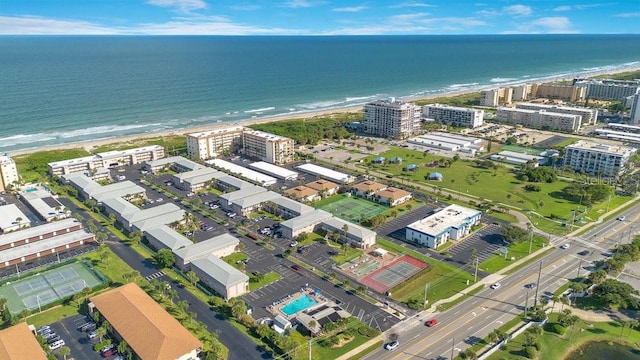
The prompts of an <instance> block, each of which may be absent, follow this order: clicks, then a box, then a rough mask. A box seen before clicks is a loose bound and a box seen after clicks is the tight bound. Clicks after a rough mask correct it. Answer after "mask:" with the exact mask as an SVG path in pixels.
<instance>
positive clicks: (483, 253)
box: [447, 224, 504, 265]
mask: <svg viewBox="0 0 640 360" xmlns="http://www.w3.org/2000/svg"><path fill="white" fill-rule="evenodd" d="M503 238H504V237H503V236H502V232H501V231H500V227H499V226H498V225H495V224H489V225H487V226H486V227H484V228H482V229H480V230H478V231H476V232H475V233H473V234H471V235H470V236H469V237H467V238H465V239H464V240H462V241H460V242H459V243H457V244H455V245H453V246H452V247H450V248H449V249H448V250H447V252H448V253H449V255H450V256H451V260H452V261H454V262H456V263H458V264H461V265H463V264H469V263H470V262H471V254H472V251H473V249H475V251H476V256H477V257H478V262H480V263H482V262H483V261H485V260H487V259H488V258H489V257H491V256H492V255H494V254H495V253H496V252H497V251H498V249H499V248H500V247H501V246H504V244H503Z"/></svg>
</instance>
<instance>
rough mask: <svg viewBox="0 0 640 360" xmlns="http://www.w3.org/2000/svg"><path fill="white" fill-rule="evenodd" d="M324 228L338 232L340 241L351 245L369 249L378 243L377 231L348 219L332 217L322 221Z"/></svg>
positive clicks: (330, 231) (331, 231)
mask: <svg viewBox="0 0 640 360" xmlns="http://www.w3.org/2000/svg"><path fill="white" fill-rule="evenodd" d="M321 226H322V228H323V229H324V230H325V231H327V232H329V233H335V232H337V233H338V234H339V235H340V238H339V241H340V242H342V243H347V244H349V245H351V246H354V247H357V248H361V249H368V248H370V247H371V246H373V245H375V243H376V233H375V231H371V230H369V229H366V228H363V227H362V226H360V225H356V224H354V223H351V222H349V221H346V220H342V219H339V218H336V217H332V218H329V219H326V220H324V221H322V225H321ZM345 230H346V231H345Z"/></svg>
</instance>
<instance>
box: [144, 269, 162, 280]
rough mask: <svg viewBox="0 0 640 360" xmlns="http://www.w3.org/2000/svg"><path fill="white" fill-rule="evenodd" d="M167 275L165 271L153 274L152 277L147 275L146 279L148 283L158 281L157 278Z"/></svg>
mask: <svg viewBox="0 0 640 360" xmlns="http://www.w3.org/2000/svg"><path fill="white" fill-rule="evenodd" d="M165 275H167V274H165V273H164V271H158V272H155V273H153V274H151V275H147V276H145V277H144V278H145V279H147V280H148V281H151V280H153V279H157V278H159V277H163V276H165Z"/></svg>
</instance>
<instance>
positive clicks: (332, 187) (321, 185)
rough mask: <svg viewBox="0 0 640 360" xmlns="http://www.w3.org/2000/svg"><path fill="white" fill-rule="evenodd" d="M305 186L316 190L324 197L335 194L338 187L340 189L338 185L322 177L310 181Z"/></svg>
mask: <svg viewBox="0 0 640 360" xmlns="http://www.w3.org/2000/svg"><path fill="white" fill-rule="evenodd" d="M305 186H306V187H308V188H311V189H314V190H316V191H317V192H318V193H319V194H320V196H324V197H327V196H331V195H333V194H337V193H338V189H340V185H338V184H336V183H334V182H331V181H328V180H323V179H320V180H316V181H312V182H310V183H307V184H306V185H305Z"/></svg>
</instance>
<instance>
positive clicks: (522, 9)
mask: <svg viewBox="0 0 640 360" xmlns="http://www.w3.org/2000/svg"><path fill="white" fill-rule="evenodd" d="M502 12H503V13H504V14H506V15H512V16H529V15H531V12H532V11H531V8H530V7H529V6H525V5H511V6H505V7H504V8H502Z"/></svg>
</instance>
